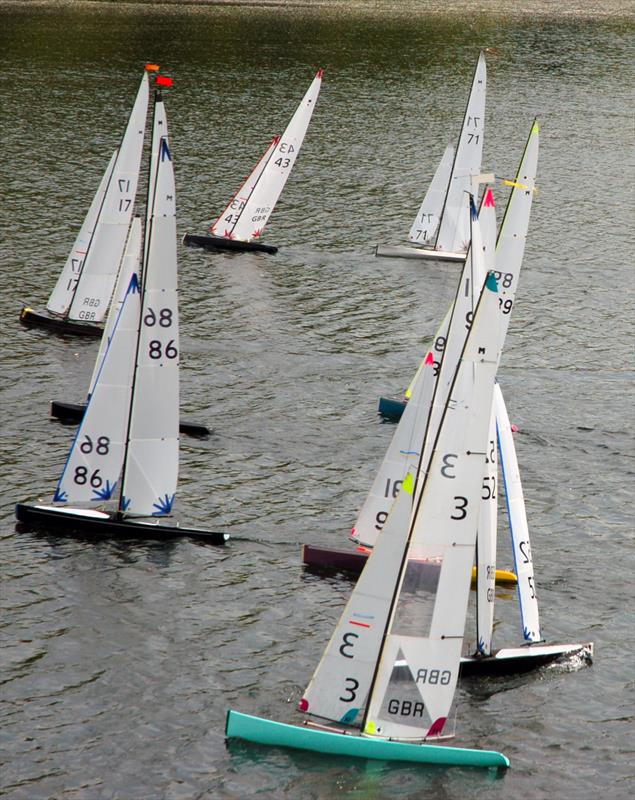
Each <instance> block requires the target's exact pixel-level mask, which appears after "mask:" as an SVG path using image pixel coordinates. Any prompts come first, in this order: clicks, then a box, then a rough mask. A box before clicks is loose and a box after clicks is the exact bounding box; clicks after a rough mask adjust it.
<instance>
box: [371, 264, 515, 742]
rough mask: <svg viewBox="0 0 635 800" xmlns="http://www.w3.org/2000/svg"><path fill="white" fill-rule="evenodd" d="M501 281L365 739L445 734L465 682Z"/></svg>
mask: <svg viewBox="0 0 635 800" xmlns="http://www.w3.org/2000/svg"><path fill="white" fill-rule="evenodd" d="M497 306H498V293H497V287H496V280H495V278H494V277H493V276H492V275H491V274H490V275H489V276H488V278H487V280H486V282H485V286H484V288H483V291H482V293H481V298H480V300H479V303H478V306H477V309H476V311H475V313H474V318H473V321H472V324H471V326H470V331H469V333H468V336H467V340H466V342H465V346H464V349H463V353H462V354H461V357H460V360H459V366H458V368H457V369H456V373H455V376H454V379H453V381H452V386H451V389H450V391H449V393H448V398H447V401H446V403H445V408H444V412H443V416H442V419H441V422H440V425H439V428H438V431H437V433H436V435H435V441H434V443H433V445H432V447H431V458H430V461H429V463H428V464H427V465H426V469H425V471H424V472H423V473H422V475H423V474H425V477H422V478H421V480H422V484H423V485H422V487H421V492H420V493H419V497H418V499H415V505H414V509H413V515H412V521H411V524H410V534H409V541H408V546H407V551H406V554H405V558H404V562H403V564H402V569H401V575H400V582H399V585H398V587H397V590H396V592H395V596H394V600H393V605H392V609H391V618H390V622H389V627H388V630H387V635H386V637H385V639H384V642H383V646H382V651H381V655H380V660H379V663H378V667H377V672H376V675H375V678H374V682H373V686H372V687H371V695H370V701H369V704H368V708H367V712H366V717H365V723H364V732H365V733H366V734H367V735H376V736H381V737H382V738H398V739H424V738H426V737H429V736H438V735H440V734H441V733H442V731H443V728H444V725H445V722H446V720H447V717H448V715H449V712H450V708H451V705H452V701H453V697H454V692H455V688H456V683H457V680H458V673H459V663H460V658H461V648H462V644H463V634H464V629H465V617H466V613H467V600H468V595H469V588H470V577H471V571H472V564H473V561H474V548H475V544H476V533H477V525H478V518H479V511H480V506H481V504H480V495H481V486H482V481H483V467H484V463H485V454H486V447H487V436H488V431H489V422H490V413H491V406H492V392H493V386H494V378H495V375H496V368H497V364H498V353H499V349H500V326H499V325H498V319H497V316H498V315H497Z"/></svg>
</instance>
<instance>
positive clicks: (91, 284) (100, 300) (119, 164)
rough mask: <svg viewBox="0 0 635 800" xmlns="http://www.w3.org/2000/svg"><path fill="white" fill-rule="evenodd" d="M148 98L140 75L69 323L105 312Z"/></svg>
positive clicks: (130, 205)
mask: <svg viewBox="0 0 635 800" xmlns="http://www.w3.org/2000/svg"><path fill="white" fill-rule="evenodd" d="M148 94H149V89H148V75H147V73H145V72H144V74H143V78H142V79H141V85H140V86H139V91H138V92H137V97H136V100H135V104H134V106H133V109H132V113H131V115H130V119H129V120H128V125H127V127H126V130H125V133H124V135H123V139H122V140H121V145H120V147H119V153H118V156H117V159H116V162H115V165H114V169H113V173H112V177H111V179H110V181H109V183H108V187H107V189H106V193H105V196H104V199H103V203H102V205H101V210H100V213H99V217H98V220H97V224H96V225H95V229H94V233H93V236H92V239H91V241H90V247H89V248H88V252H87V253H86V256H85V258H84V264H83V267H82V270H81V273H80V276H79V280H78V282H77V286H76V287H75V293H74V297H73V299H72V302H71V305H70V308H69V311H68V316H69V318H70V319H72V320H82V321H85V322H101V321H102V320H103V319H104V317H105V316H106V312H107V311H108V305H109V303H110V298H111V296H112V292H113V289H114V285H115V281H116V278H117V271H118V269H119V264H120V262H121V256H122V253H123V250H124V247H125V244H126V239H127V236H128V229H129V227H130V220H131V219H132V214H133V211H134V202H135V197H136V194H137V183H138V180H139V168H140V165H141V153H142V150H143V139H144V134H145V124H146V116H147V109H148Z"/></svg>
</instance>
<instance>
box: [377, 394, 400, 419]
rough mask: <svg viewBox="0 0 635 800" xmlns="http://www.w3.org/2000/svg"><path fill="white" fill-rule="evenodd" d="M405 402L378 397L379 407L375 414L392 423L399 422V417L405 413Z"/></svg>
mask: <svg viewBox="0 0 635 800" xmlns="http://www.w3.org/2000/svg"><path fill="white" fill-rule="evenodd" d="M405 408H406V401H405V400H398V399H396V398H394V397H380V398H379V405H378V406H377V413H378V414H380V415H381V416H382V417H384V418H385V419H389V420H391V421H393V422H399V420H400V419H401V415H402V414H403V412H404V411H405Z"/></svg>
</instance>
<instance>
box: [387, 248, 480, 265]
mask: <svg viewBox="0 0 635 800" xmlns="http://www.w3.org/2000/svg"><path fill="white" fill-rule="evenodd" d="M375 255H376V256H381V257H382V258H414V259H427V260H428V261H452V262H463V261H465V258H466V253H450V252H446V251H444V250H432V249H428V250H426V249H424V248H422V247H408V246H407V245H405V244H398V245H382V244H378V245H377V247H376V248H375Z"/></svg>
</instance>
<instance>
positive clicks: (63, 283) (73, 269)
mask: <svg viewBox="0 0 635 800" xmlns="http://www.w3.org/2000/svg"><path fill="white" fill-rule="evenodd" d="M118 153H119V150H118V149H117V150H115V152H114V153H113V154H112V156H111V157H110V161H109V162H108V166H107V167H106V171H105V172H104V174H103V176H102V178H101V181H100V182H99V186H98V188H97V191H96V192H95V196H94V197H93V200H92V203H91V204H90V207H89V209H88V212H87V214H86V216H85V218H84V222H83V223H82V227H81V228H80V230H79V233H78V234H77V238H76V239H75V243H74V244H73V246H72V248H71V252H70V253H69V255H68V258H67V259H66V263H65V264H64V268H63V269H62V272H61V273H60V276H59V278H58V279H57V283H56V284H55V288H54V289H53V291H52V292H51V296H50V297H49V299H48V303H47V304H46V307H47V309H48V310H49V311H51V312H52V313H53V314H65V313H67V311H68V309H69V308H70V305H71V302H72V301H73V296H74V294H75V288H76V287H77V281H78V280H79V276H80V275H81V271H82V267H83V266H84V258H85V256H86V253H87V252H88V249H89V247H90V244H91V241H92V238H93V234H94V232H95V226H96V225H97V220H98V218H99V214H100V212H101V208H102V205H103V202H104V196H105V194H106V189H107V188H108V185H109V184H110V179H111V177H112V172H113V169H114V167H115V161H116V160H117V155H118Z"/></svg>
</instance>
